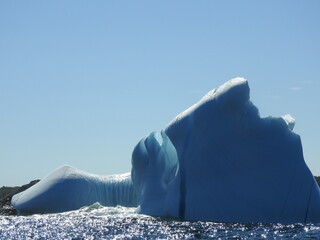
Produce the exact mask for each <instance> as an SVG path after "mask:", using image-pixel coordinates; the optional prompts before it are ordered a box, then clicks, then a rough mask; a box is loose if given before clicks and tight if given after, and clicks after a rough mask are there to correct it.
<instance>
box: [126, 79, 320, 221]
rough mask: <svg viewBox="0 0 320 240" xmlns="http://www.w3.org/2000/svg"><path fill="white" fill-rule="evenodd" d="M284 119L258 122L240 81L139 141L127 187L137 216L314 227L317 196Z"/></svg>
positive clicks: (290, 122)
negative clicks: (131, 184)
mask: <svg viewBox="0 0 320 240" xmlns="http://www.w3.org/2000/svg"><path fill="white" fill-rule="evenodd" d="M294 124H295V120H294V119H293V118H292V117H291V116H290V115H285V116H283V117H278V118H276V117H266V118H261V117H260V115H259V111H258V109H257V107H255V106H254V105H253V103H252V102H251V101H250V89H249V86H248V82H247V80H245V79H243V78H235V79H232V80H230V81H228V82H227V83H225V84H224V85H222V86H221V87H219V88H217V89H214V90H212V91H210V92H209V93H208V94H206V95H205V96H204V97H203V98H202V99H201V100H200V101H199V102H198V103H196V104H195V105H193V106H191V107H190V108H189V109H187V110H186V111H184V112H182V113H181V114H179V115H178V116H177V117H176V118H174V119H173V121H172V122H171V123H169V125H168V126H167V127H166V128H165V129H164V130H163V131H161V132H160V133H152V134H150V135H149V136H148V137H145V138H143V139H141V141H140V142H139V143H138V144H137V146H136V147H135V149H134V151H133V155H132V180H133V182H134V185H135V189H136V192H137V196H138V202H139V211H140V212H141V213H144V214H150V215H158V216H172V217H176V218H179V219H182V220H191V221H196V220H202V221H218V222H264V223H298V222H320V192H319V188H318V185H317V184H316V182H315V180H314V178H313V175H312V174H311V172H310V170H309V168H308V167H307V165H306V163H305V161H304V158H303V151H302V145H301V140H300V137H299V135H297V134H295V133H293V132H292V130H293V127H294Z"/></svg>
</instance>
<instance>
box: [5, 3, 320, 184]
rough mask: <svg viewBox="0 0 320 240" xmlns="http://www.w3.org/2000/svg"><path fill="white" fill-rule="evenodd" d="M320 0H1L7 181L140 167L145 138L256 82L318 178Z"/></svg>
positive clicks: (265, 109)
mask: <svg viewBox="0 0 320 240" xmlns="http://www.w3.org/2000/svg"><path fill="white" fill-rule="evenodd" d="M319 12H320V2H319V1H317V0H311V1H295V0H293V1H289V0H288V1H253V0H252V1H206V0H204V1H76V0H68V1H60V0H57V1H1V2H0V34H1V38H0V111H1V115H0V161H1V174H0V186H3V185H5V186H13V185H21V184H24V183H27V182H29V181H31V180H33V179H37V178H43V177H44V176H45V175H47V174H48V173H49V172H51V171H52V170H54V169H55V168H57V167H59V166H61V165H63V164H70V165H72V166H74V167H76V168H79V169H82V170H85V171H88V172H91V173H96V174H103V175H107V174H114V173H123V172H128V171H130V169H131V153H132V150H133V148H134V146H135V145H136V144H137V143H138V141H139V140H140V138H141V137H143V136H145V135H147V134H149V133H150V132H151V131H158V130H161V129H162V128H164V127H165V126H166V125H167V124H168V123H169V122H170V120H172V119H173V118H174V117H175V116H176V115H177V114H179V113H180V112H181V111H183V110H185V109H186V108H188V107H189V106H191V105H192V104H194V103H195V102H197V101H198V100H199V99H200V98H201V97H202V96H203V95H204V94H205V93H207V92H208V91H209V90H211V89H213V88H216V87H218V86H220V85H221V84H223V83H224V82H226V81H228V80H229V79H231V78H234V77H238V76H240V77H244V78H246V79H248V81H249V86H250V88H251V100H252V102H253V103H254V104H255V105H256V106H257V107H258V108H259V110H260V114H261V116H262V117H265V116H269V115H272V116H281V115H284V114H291V115H292V116H293V117H294V118H295V119H296V126H295V128H294V132H296V133H297V134H299V135H300V136H301V139H302V144H303V149H304V157H305V160H306V162H307V164H308V166H309V167H310V169H311V171H312V172H313V174H314V175H320V157H319V156H320V146H319V142H320V137H319V134H320V130H319V128H318V124H319V119H320V108H319V103H320V95H319V90H320V44H319V42H320V14H319Z"/></svg>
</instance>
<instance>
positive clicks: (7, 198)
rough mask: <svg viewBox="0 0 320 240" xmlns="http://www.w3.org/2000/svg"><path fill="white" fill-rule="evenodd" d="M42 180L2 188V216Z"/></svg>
mask: <svg viewBox="0 0 320 240" xmlns="http://www.w3.org/2000/svg"><path fill="white" fill-rule="evenodd" d="M314 178H315V180H316V182H317V183H318V186H319V187H320V176H315V177H314ZM39 181H40V180H33V181H31V182H30V183H28V184H25V185H22V186H15V187H6V186H3V187H1V188H0V216H10V215H17V211H16V209H14V208H13V207H12V206H11V198H12V196H13V195H15V194H17V193H19V192H22V191H24V190H26V189H28V188H29V187H31V186H33V185H34V184H36V183H37V182H39Z"/></svg>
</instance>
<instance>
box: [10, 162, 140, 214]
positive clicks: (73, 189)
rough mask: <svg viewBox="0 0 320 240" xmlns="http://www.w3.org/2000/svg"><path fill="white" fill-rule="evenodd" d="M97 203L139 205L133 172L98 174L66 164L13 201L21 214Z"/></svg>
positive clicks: (16, 196)
mask: <svg viewBox="0 0 320 240" xmlns="http://www.w3.org/2000/svg"><path fill="white" fill-rule="evenodd" d="M95 202H100V203H101V204H102V205H105V206H116V205H122V206H128V207H135V206H137V199H136V195H135V193H134V190H133V184H132V181H131V176H130V173H127V174H119V175H110V176H98V175H94V174H89V173H86V172H84V171H80V170H78V169H76V168H73V167H71V166H67V165H65V166H62V167H59V168H58V169H56V170H54V171H53V172H52V173H50V174H49V175H48V176H47V177H45V178H44V179H42V180H41V181H40V182H38V183H37V184H35V185H34V186H32V187H31V188H29V189H27V190H25V191H24V192H21V193H18V194H16V195H14V196H13V198H12V201H11V204H12V205H13V207H15V208H16V209H17V211H18V214H20V215H28V214H34V213H57V212H65V211H70V210H75V209H79V208H81V207H83V206H88V205H91V204H93V203H95Z"/></svg>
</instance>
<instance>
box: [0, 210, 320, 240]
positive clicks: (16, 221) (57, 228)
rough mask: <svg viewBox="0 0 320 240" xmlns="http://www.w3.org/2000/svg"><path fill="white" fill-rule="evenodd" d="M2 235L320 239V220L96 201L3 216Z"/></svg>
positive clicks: (2, 237)
mask: <svg viewBox="0 0 320 240" xmlns="http://www.w3.org/2000/svg"><path fill="white" fill-rule="evenodd" d="M0 239H1V240H2V239H5V240H7V239H74V240H80V239H320V224H317V225H315V224H291V225H282V224H241V223H234V224H231V223H228V224H226V223H214V222H182V221H177V220H173V219H165V218H157V217H150V216H146V215H140V214H137V213H135V208H125V207H102V206H101V205H99V204H94V205H92V206H90V207H85V208H82V209H80V210H77V211H71V212H66V213H60V214H44V215H32V216H26V217H23V216H1V217H0Z"/></svg>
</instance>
